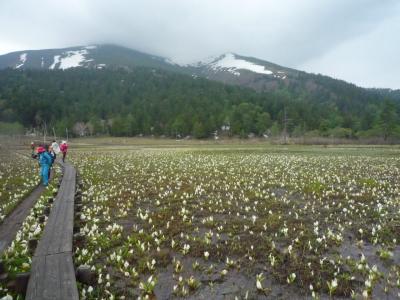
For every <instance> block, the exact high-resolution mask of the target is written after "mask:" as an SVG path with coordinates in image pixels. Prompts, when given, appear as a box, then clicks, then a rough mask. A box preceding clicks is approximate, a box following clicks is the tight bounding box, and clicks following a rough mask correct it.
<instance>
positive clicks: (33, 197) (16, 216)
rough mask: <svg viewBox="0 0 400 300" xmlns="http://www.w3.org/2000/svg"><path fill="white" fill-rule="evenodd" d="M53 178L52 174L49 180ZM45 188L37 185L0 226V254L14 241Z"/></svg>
mask: <svg viewBox="0 0 400 300" xmlns="http://www.w3.org/2000/svg"><path fill="white" fill-rule="evenodd" d="M52 178H53V172H52V174H51V177H50V180H51V179H52ZM45 189H46V188H45V187H44V186H42V185H38V186H37V187H36V188H35V189H34V190H33V191H32V192H31V193H30V195H29V196H28V197H26V198H25V199H24V200H23V201H22V202H21V203H20V204H19V205H18V206H17V207H16V208H15V209H14V210H13V211H12V212H11V213H10V214H9V215H8V216H7V217H6V218H5V219H4V220H3V223H1V224H0V254H1V253H3V251H4V250H5V249H6V248H7V247H8V246H9V245H10V244H11V242H12V241H13V240H14V239H15V236H16V235H17V232H18V230H19V229H20V228H21V225H22V223H23V222H24V220H25V218H26V217H27V216H28V215H29V212H30V210H31V209H32V207H33V206H34V205H35V203H36V201H37V200H38V199H39V197H40V196H41V195H42V194H43V192H44V191H45Z"/></svg>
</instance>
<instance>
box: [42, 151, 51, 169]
mask: <svg viewBox="0 0 400 300" xmlns="http://www.w3.org/2000/svg"><path fill="white" fill-rule="evenodd" d="M51 163H52V158H51V156H50V154H49V153H48V152H43V153H40V154H39V164H40V165H41V166H44V165H47V166H50V165H51Z"/></svg>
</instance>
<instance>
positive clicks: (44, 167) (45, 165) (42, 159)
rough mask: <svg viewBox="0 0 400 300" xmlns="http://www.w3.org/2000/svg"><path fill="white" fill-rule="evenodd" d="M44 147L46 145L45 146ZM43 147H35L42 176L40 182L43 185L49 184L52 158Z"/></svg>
mask: <svg viewBox="0 0 400 300" xmlns="http://www.w3.org/2000/svg"><path fill="white" fill-rule="evenodd" d="M45 147H46V146H45ZM45 147H39V148H38V149H37V152H38V155H39V164H40V176H41V177H42V182H43V185H44V186H48V185H49V170H50V166H51V163H52V158H51V156H50V154H49V153H48V152H47V150H46V148H45Z"/></svg>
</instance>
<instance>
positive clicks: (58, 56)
mask: <svg viewBox="0 0 400 300" xmlns="http://www.w3.org/2000/svg"><path fill="white" fill-rule="evenodd" d="M60 57H61V55H55V56H54V61H53V63H52V64H51V66H50V67H49V69H54V68H55V67H56V65H57V64H58V63H60Z"/></svg>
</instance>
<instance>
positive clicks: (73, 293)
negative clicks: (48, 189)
mask: <svg viewBox="0 0 400 300" xmlns="http://www.w3.org/2000/svg"><path fill="white" fill-rule="evenodd" d="M75 181H76V172H75V169H74V168H73V167H72V166H71V165H69V164H64V176H63V180H62V183H61V186H60V189H59V192H58V194H57V196H56V198H55V201H54V204H53V206H52V209H51V212H50V216H49V219H48V220H47V223H46V227H45V229H44V231H43V234H42V237H41V239H40V241H39V244H38V247H37V248H36V252H35V256H34V257H33V259H32V269H31V277H30V279H29V283H28V289H27V293H26V299H44V300H47V299H55V300H56V299H72V300H73V299H78V298H79V295H78V289H77V286H76V279H75V271H74V266H73V261H72V237H73V226H74V196H75V183H76V182H75Z"/></svg>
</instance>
